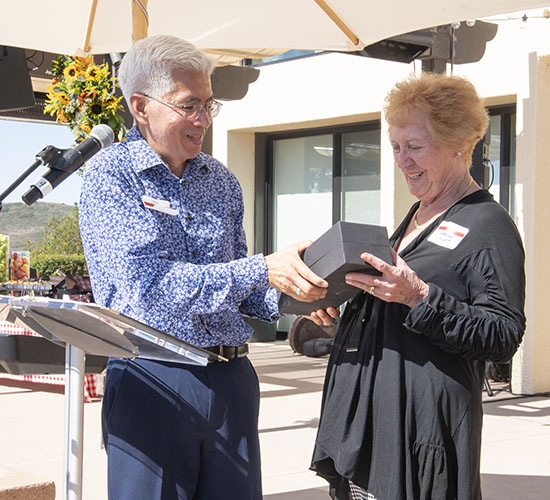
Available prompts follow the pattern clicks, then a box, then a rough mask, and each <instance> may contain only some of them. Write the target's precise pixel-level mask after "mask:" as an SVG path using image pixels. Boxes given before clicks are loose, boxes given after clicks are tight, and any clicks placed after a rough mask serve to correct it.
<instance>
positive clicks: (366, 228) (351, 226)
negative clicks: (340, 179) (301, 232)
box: [279, 221, 392, 315]
mask: <svg viewBox="0 0 550 500" xmlns="http://www.w3.org/2000/svg"><path fill="white" fill-rule="evenodd" d="M364 252H368V253H371V254H373V255H375V256H377V257H379V258H380V259H382V260H384V261H385V262H387V263H388V264H391V263H392V257H391V250H390V244H389V240H388V232H387V229H386V228H385V227H383V226H375V225H370V224H358V223H353V222H343V221H341V222H337V223H336V224H334V226H332V227H331V228H330V229H329V230H328V231H327V232H326V233H324V234H323V235H321V236H320V237H319V238H318V239H317V240H315V241H314V242H313V243H312V244H311V246H310V247H308V248H307V249H306V250H305V252H304V255H303V257H302V258H303V260H304V262H305V264H306V265H307V266H308V267H309V268H310V269H311V270H312V271H313V272H314V273H315V274H317V275H318V276H320V277H321V278H323V279H325V280H326V281H327V282H328V284H329V286H328V290H327V296H326V297H325V298H324V299H321V300H316V301H314V302H300V301H298V300H295V299H294V298H292V297H290V296H288V295H286V294H280V296H279V311H281V312H283V313H285V314H305V315H307V314H310V313H311V312H312V311H316V310H318V309H326V308H327V307H328V306H334V307H338V306H340V305H341V304H343V303H344V302H346V301H347V300H349V299H351V298H352V297H354V296H355V295H356V294H357V293H359V292H360V290H359V289H358V288H355V287H353V286H350V285H347V284H346V280H345V277H346V274H347V273H349V272H353V271H358V272H362V273H366V274H379V273H378V271H376V270H375V269H374V268H373V267H372V266H370V265H369V264H367V263H366V262H365V261H363V260H361V254H362V253H364Z"/></svg>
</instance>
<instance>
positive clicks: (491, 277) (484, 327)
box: [405, 236, 525, 361]
mask: <svg viewBox="0 0 550 500" xmlns="http://www.w3.org/2000/svg"><path fill="white" fill-rule="evenodd" d="M504 245H506V247H504ZM450 276H452V278H449V277H450ZM449 279H452V280H454V281H455V283H459V285H457V287H455V288H454V289H456V288H459V289H462V290H463V291H464V292H463V293H462V294H457V293H450V292H449V291H446V290H448V287H447V286H446V283H447V282H448V280H449ZM428 285H429V294H428V297H427V298H426V300H424V301H423V302H421V303H419V304H417V305H416V306H414V307H413V308H411V310H410V311H409V314H408V315H407V317H406V319H405V326H406V327H407V328H408V329H409V330H411V331H413V332H415V333H418V334H421V335H425V336H427V337H429V338H430V340H431V341H432V342H433V343H434V344H436V345H437V346H439V347H440V348H441V349H443V350H445V351H447V352H452V353H457V354H461V355H462V356H464V357H466V358H471V359H479V360H492V361H507V360H509V359H510V358H511V357H512V356H513V355H514V353H515V352H516V350H517V348H518V347H519V344H520V343H521V339H522V337H523V334H524V331H525V316H524V301H525V274H524V253H523V248H522V246H521V242H520V241H519V236H518V237H513V238H508V239H506V238H504V241H501V242H500V244H497V245H495V246H492V247H491V248H483V249H481V250H479V251H477V252H474V253H472V254H471V255H468V256H467V257H465V258H464V259H463V260H462V261H461V262H459V263H457V264H456V265H455V266H453V267H452V268H451V269H448V270H445V271H444V272H442V273H441V275H440V278H439V279H434V280H433V281H430V282H429V283H428ZM451 288H452V287H451ZM458 295H464V296H458Z"/></svg>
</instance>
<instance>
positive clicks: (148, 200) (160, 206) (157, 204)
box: [141, 196, 179, 215]
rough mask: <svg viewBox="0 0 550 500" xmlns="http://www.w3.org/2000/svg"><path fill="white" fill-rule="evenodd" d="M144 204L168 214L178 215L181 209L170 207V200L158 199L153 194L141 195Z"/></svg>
mask: <svg viewBox="0 0 550 500" xmlns="http://www.w3.org/2000/svg"><path fill="white" fill-rule="evenodd" d="M141 199H142V201H143V204H144V205H145V206H146V207H147V208H150V209H151V210H157V211H158V212H164V213H165V214H168V215H178V213H179V211H178V210H176V209H175V208H170V202H169V201H168V200H157V199H155V198H152V197H151V196H142V197H141Z"/></svg>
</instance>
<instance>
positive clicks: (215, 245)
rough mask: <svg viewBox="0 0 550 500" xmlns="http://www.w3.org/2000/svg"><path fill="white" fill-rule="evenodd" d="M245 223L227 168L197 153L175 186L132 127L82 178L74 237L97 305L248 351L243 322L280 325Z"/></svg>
mask: <svg viewBox="0 0 550 500" xmlns="http://www.w3.org/2000/svg"><path fill="white" fill-rule="evenodd" d="M242 219H243V199H242V191H241V187H240V185H239V182H238V181H237V179H236V177H235V176H234V175H233V173H231V172H230V171H229V169H227V168H226V167H225V166H224V165H222V164H221V163H220V162H218V161H217V160H215V159H213V158H212V157H210V156H209V155H207V154H204V153H200V154H199V155H198V156H197V157H196V158H194V159H192V160H190V161H189V162H188V164H187V167H186V169H185V171H184V172H183V175H182V177H181V179H180V178H178V177H176V176H175V175H174V174H173V173H172V172H171V171H170V169H169V168H168V167H167V166H166V164H164V163H163V162H162V160H161V159H160V157H159V156H158V155H157V154H156V153H155V151H153V149H152V148H151V147H150V146H149V145H148V144H147V142H146V141H145V140H144V139H143V137H142V136H141V134H140V133H139V131H138V130H137V128H135V127H134V128H133V129H132V130H131V131H130V132H129V133H128V135H127V138H126V141H123V142H119V143H115V144H114V145H113V146H111V147H110V148H107V149H105V150H102V151H100V152H99V153H98V154H96V155H95V156H94V157H93V158H92V159H91V160H90V161H88V162H87V165H86V169H85V172H84V177H83V183H82V192H81V197H80V231H81V236H82V242H83V245H84V251H85V254H86V261H87V264H88V270H89V273H90V278H91V281H92V288H93V292H94V299H95V301H96V303H98V304H100V305H102V306H105V307H109V308H111V309H114V310H116V311H119V312H121V313H123V314H125V315H127V316H129V317H131V318H134V319H136V320H138V321H141V322H143V323H146V324H148V325H150V326H152V327H154V328H157V329H159V330H162V331H164V332H166V333H169V334H171V335H174V336H175V337H178V338H181V339H183V340H185V341H186V342H190V343H192V344H194V345H197V346H202V347H204V346H211V345H218V344H225V345H238V344H241V343H243V342H246V341H247V340H248V338H249V337H250V335H251V333H252V329H251V328H250V326H249V325H248V324H246V323H245V322H244V321H243V318H242V314H244V315H247V316H251V317H256V318H260V319H264V320H267V321H274V320H276V319H278V318H279V317H280V316H279V313H278V309H277V294H276V291H275V290H274V289H273V288H271V287H270V286H269V280H268V274H267V268H266V264H265V260H264V257H263V255H261V254H259V255H254V256H251V257H247V248H246V240H245V234H244V230H243V226H242Z"/></svg>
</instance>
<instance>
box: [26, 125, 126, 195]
mask: <svg viewBox="0 0 550 500" xmlns="http://www.w3.org/2000/svg"><path fill="white" fill-rule="evenodd" d="M114 140H115V134H114V133H113V131H112V130H111V127H109V126H108V125H103V124H102V125H96V126H95V127H94V128H92V130H91V132H90V135H88V137H86V139H84V140H83V141H82V142H81V143H80V144H78V145H77V146H75V147H74V148H71V149H65V150H57V153H58V154H57V157H56V158H54V159H53V160H51V161H49V162H48V163H49V164H50V167H49V169H48V171H47V172H46V173H45V174H43V175H42V176H41V177H39V178H38V179H36V181H34V183H33V184H31V187H30V189H29V190H28V191H27V192H26V193H25V194H24V195H23V196H22V197H21V199H22V200H23V201H24V202H25V203H26V204H27V205H32V204H33V203H34V202H35V201H37V200H39V199H40V198H44V196H46V195H47V194H48V193H50V192H51V191H52V190H53V189H54V188H55V187H56V186H58V185H59V184H61V183H62V182H63V181H64V180H65V179H66V178H67V177H69V176H70V175H71V174H72V173H73V172H75V171H76V170H78V169H79V168H80V167H81V166H82V165H84V163H86V162H87V161H88V160H89V159H90V158H91V157H92V156H94V155H95V154H96V153H97V152H98V151H99V150H100V149H102V148H108V147H109V146H110V145H111V144H113V142H114Z"/></svg>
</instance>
